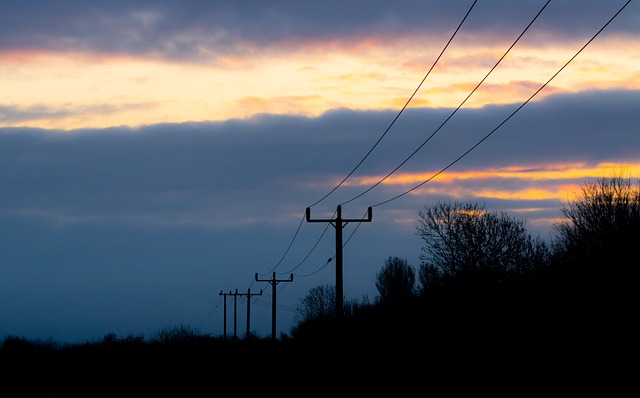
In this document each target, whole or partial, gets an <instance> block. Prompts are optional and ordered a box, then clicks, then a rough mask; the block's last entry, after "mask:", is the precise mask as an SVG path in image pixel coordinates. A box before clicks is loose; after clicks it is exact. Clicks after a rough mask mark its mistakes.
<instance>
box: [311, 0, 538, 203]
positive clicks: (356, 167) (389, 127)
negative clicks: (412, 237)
mask: <svg viewBox="0 0 640 398" xmlns="http://www.w3.org/2000/svg"><path fill="white" fill-rule="evenodd" d="M549 1H550V0H549ZM477 2H478V0H475V1H474V2H473V4H471V7H469V10H468V11H467V13H466V14H465V16H464V18H462V21H460V24H458V27H457V28H456V30H455V31H454V32H453V34H452V35H451V37H450V38H449V41H447V44H446V45H445V46H444V48H443V49H442V51H441V52H440V55H438V57H437V58H436V60H435V61H434V62H433V64H432V65H431V68H429V71H427V73H426V74H425V76H424V77H423V78H422V81H421V82H420V84H418V87H417V88H416V89H415V90H414V92H413V94H411V96H410V97H409V99H408V100H407V102H406V103H405V104H404V106H403V107H402V109H400V111H399V112H398V114H397V115H396V117H395V118H394V119H393V120H392V121H391V124H389V126H388V127H387V129H386V130H385V131H384V133H382V135H381V136H380V138H378V141H376V143H375V144H374V145H373V147H371V149H369V152H367V154H366V155H365V156H364V157H363V158H362V159H361V160H360V162H358V164H357V165H356V166H355V167H354V168H353V170H351V172H349V174H347V175H346V177H344V179H343V180H342V181H340V183H339V184H338V185H336V186H335V187H334V188H333V189H332V190H331V191H329V192H328V193H327V194H326V195H325V196H323V197H322V198H320V199H319V200H318V201H316V202H315V203H313V204H312V205H310V206H308V207H313V206H315V205H317V204H318V203H320V202H322V201H323V200H325V199H326V198H327V197H328V196H329V195H331V194H332V193H333V192H335V190H336V189H338V188H339V187H340V186H342V184H344V182H345V181H347V179H348V178H349V177H351V175H353V173H354V172H355V171H356V170H357V169H358V167H360V165H362V163H363V162H364V161H365V159H367V158H368V157H369V155H370V154H371V152H373V150H374V149H375V148H376V147H377V146H378V144H379V143H380V141H382V139H383V138H384V136H385V135H387V133H388V132H389V130H390V129H391V127H392V126H393V125H394V124H395V122H396V120H398V118H399V117H400V115H401V114H402V112H404V110H405V109H406V108H407V106H409V103H410V102H411V100H412V99H413V97H414V96H415V95H416V93H417V92H418V90H420V87H422V84H423V83H424V81H425V80H426V79H427V77H428V76H429V74H431V71H432V70H433V68H434V67H435V66H436V64H437V63H438V61H439V60H440V58H441V57H442V55H443V54H444V52H445V51H446V50H447V48H448V47H449V44H451V42H452V41H453V38H454V37H455V36H456V34H457V33H458V31H459V30H460V28H461V27H462V24H463V23H464V21H465V20H466V19H467V17H468V16H469V14H470V13H471V10H472V9H473V7H474V6H475V5H476V3H477Z"/></svg>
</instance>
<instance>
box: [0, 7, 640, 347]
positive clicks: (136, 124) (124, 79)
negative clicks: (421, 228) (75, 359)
mask: <svg viewBox="0 0 640 398" xmlns="http://www.w3.org/2000/svg"><path fill="white" fill-rule="evenodd" d="M638 65H640V5H639V4H638V2H633V1H627V0H621V1H617V0H616V1H606V2H605V1H600V0H592V1H591V0H590V1H584V0H583V1H578V0H553V1H546V0H536V1H530V0H526V1H518V2H515V1H508V0H484V1H483V0H479V1H477V2H474V1H473V0H465V1H461V0H454V1H432V0H428V1H424V0H421V1H417V0H398V1H394V2H389V1H384V2H383V1H377V0H376V1H358V0H356V1H348V2H347V1H313V2H312V1H253V0H249V1H242V2H230V1H226V2H223V1H204V0H201V1H198V0H185V1H170V0H158V1H153V2H150V1H109V2H89V1H72V0H57V1H44V0H21V1H13V0H9V1H3V2H2V12H0V238H1V241H2V244H0V339H2V338H3V337H5V336H8V335H17V336H23V337H26V338H29V339H54V340H57V341H62V342H76V341H86V340H95V339H101V338H102V337H103V336H104V335H106V334H107V333H116V334H117V335H118V336H126V335H144V336H146V337H149V336H151V335H153V333H154V332H156V331H157V330H159V329H160V328H163V327H170V326H173V325H189V326H191V327H193V328H195V329H198V330H200V331H202V332H203V333H211V334H213V335H222V334H223V306H224V303H225V302H224V299H223V297H224V296H223V295H222V294H220V293H222V292H225V293H229V292H235V291H236V289H237V291H238V293H248V292H251V293H260V292H261V289H262V294H261V295H257V296H253V298H252V301H251V329H252V331H253V332H255V333H257V334H258V335H261V336H266V335H269V334H270V333H271V303H272V294H271V288H272V286H271V284H270V283H266V282H257V281H255V274H256V273H258V274H259V278H260V279H269V278H271V277H272V275H273V274H272V273H273V272H275V273H276V275H277V279H288V278H289V276H290V275H291V274H293V278H294V279H293V282H281V283H278V284H277V290H278V296H277V303H278V306H277V309H278V311H277V318H278V322H277V330H278V333H280V332H283V333H288V332H289V330H290V327H291V326H292V321H293V317H294V313H295V307H296V305H297V304H298V303H299V301H300V300H301V299H302V298H303V297H304V296H305V295H306V293H307V292H308V291H309V289H311V288H313V287H316V286H319V285H324V284H334V283H335V268H334V264H335V262H334V261H333V262H327V259H329V258H331V257H333V256H334V255H335V244H336V242H335V228H334V227H333V226H332V225H331V224H329V223H308V222H306V221H305V219H304V216H305V209H306V208H307V207H310V208H311V209H310V212H311V217H312V218H325V219H330V218H332V217H333V216H334V212H335V211H336V209H337V206H338V205H341V207H342V216H343V217H344V218H348V219H359V218H363V217H365V216H366V212H367V208H368V207H370V206H371V207H372V214H373V217H372V221H371V222H370V223H357V222H351V223H348V224H347V225H346V226H345V228H344V230H343V235H344V240H345V241H346V243H345V246H344V293H345V298H346V299H358V300H361V299H363V298H364V297H368V299H369V301H373V300H374V299H375V296H376V295H377V291H376V289H375V276H376V273H377V272H378V271H380V269H381V268H382V266H383V265H384V262H385V260H386V259H387V258H388V257H390V256H393V257H401V258H405V259H407V260H408V262H409V263H410V264H412V265H413V266H415V267H416V268H417V267H418V266H419V264H420V260H419V256H420V254H421V253H422V251H421V248H422V247H423V242H422V241H421V240H420V238H419V237H417V236H416V234H415V232H416V225H417V220H418V212H419V210H421V209H423V208H424V206H428V205H430V204H434V203H436V202H437V201H439V200H457V201H463V202H474V203H478V204H481V205H484V206H486V208H487V209H489V210H495V211H498V212H505V213H507V214H508V215H510V216H511V217H514V218H517V219H522V220H525V221H526V225H527V229H528V230H529V231H530V233H531V234H532V235H539V236H540V237H542V238H543V239H546V240H549V239H552V237H553V228H552V225H553V223H555V222H559V221H561V220H562V213H561V211H560V208H561V206H563V204H566V203H567V201H570V200H571V199H572V198H574V197H575V195H576V194H577V193H578V192H579V189H580V186H581V184H583V183H584V182H587V181H592V180H594V179H595V178H598V177H603V176H608V175H612V174H616V173H620V172H624V173H625V175H627V176H630V177H633V178H637V177H639V176H640V151H639V149H640V131H639V126H640V68H639V67H638ZM237 300H238V301H237V313H236V317H237V318H236V319H237V320H236V322H237V333H238V335H242V336H244V333H245V330H246V296H240V297H237ZM226 304H227V306H228V307H227V334H233V333H234V311H233V309H234V307H233V298H232V297H227V299H226Z"/></svg>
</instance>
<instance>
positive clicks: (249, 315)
mask: <svg viewBox="0 0 640 398" xmlns="http://www.w3.org/2000/svg"><path fill="white" fill-rule="evenodd" d="M236 295H238V296H247V334H246V335H245V339H248V338H249V336H250V333H251V331H250V330H251V328H250V326H249V325H250V323H251V321H250V319H251V296H262V289H260V293H251V289H247V292H246V293H238V290H237V289H236Z"/></svg>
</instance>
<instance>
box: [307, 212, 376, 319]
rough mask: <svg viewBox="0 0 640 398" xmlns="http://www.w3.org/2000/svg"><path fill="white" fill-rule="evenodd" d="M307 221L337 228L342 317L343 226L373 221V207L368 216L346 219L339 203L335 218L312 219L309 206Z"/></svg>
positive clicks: (340, 312)
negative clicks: (329, 224) (324, 223)
mask: <svg viewBox="0 0 640 398" xmlns="http://www.w3.org/2000/svg"><path fill="white" fill-rule="evenodd" d="M306 215H307V222H328V223H331V225H333V226H334V227H335V228H336V316H337V317H338V319H342V315H343V313H344V290H343V286H342V284H343V281H342V228H343V227H344V226H345V225H347V224H348V223H350V222H371V218H372V210H371V207H369V209H368V210H367V218H366V219H362V218H355V219H344V218H342V206H340V205H338V209H337V217H336V218H335V219H330V218H329V219H315V220H312V219H311V209H310V208H309V207H307V211H306Z"/></svg>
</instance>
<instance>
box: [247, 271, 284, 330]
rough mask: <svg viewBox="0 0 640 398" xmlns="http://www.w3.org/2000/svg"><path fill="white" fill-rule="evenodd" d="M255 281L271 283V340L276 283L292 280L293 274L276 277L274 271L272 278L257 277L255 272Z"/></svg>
mask: <svg viewBox="0 0 640 398" xmlns="http://www.w3.org/2000/svg"><path fill="white" fill-rule="evenodd" d="M256 282H269V283H271V297H272V299H271V340H275V339H276V285H277V284H278V282H293V274H291V276H290V277H289V279H276V273H275V272H274V273H273V279H258V273H257V272H256Z"/></svg>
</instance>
